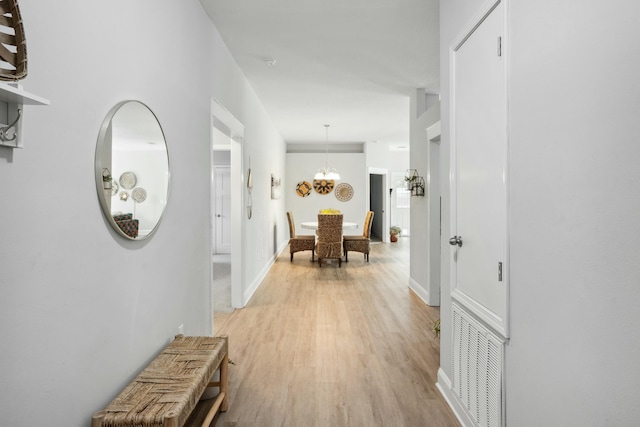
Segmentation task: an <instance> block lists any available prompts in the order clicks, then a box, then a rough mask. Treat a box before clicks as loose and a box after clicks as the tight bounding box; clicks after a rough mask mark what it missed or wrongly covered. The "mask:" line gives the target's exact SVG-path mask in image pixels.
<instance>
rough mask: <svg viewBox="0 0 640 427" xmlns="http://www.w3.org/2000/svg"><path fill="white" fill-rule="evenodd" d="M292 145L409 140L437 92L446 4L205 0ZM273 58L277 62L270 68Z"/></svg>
mask: <svg viewBox="0 0 640 427" xmlns="http://www.w3.org/2000/svg"><path fill="white" fill-rule="evenodd" d="M200 1H201V3H202V4H203V6H204V8H205V10H206V11H207V13H208V14H209V16H210V17H211V20H212V21H213V23H214V24H215V26H216V28H217V29H218V31H219V32H220V34H221V35H222V38H223V39H224V41H225V43H226V44H227V46H228V48H229V50H230V51H231V54H232V55H233V56H234V58H235V60H236V61H237V63H238V64H239V66H240V68H241V69H242V70H243V72H244V74H245V76H246V77H247V79H248V80H249V82H250V83H251V85H252V86H253V88H254V89H255V91H256V93H257V95H258V97H259V98H260V99H261V101H262V103H263V104H264V106H265V108H266V110H267V112H268V114H269V115H270V116H271V118H272V120H273V121H274V123H275V126H276V127H277V128H278V130H279V131H280V134H281V135H282V137H283V138H284V140H285V141H286V142H287V143H313V142H316V143H317V142H324V141H325V127H324V124H325V123H327V124H330V128H329V140H330V142H332V143H335V142H345V143H347V142H348V143H354V142H365V141H377V142H385V143H389V144H391V145H392V146H394V145H408V141H409V94H410V93H412V92H413V91H415V89H416V88H424V89H426V91H427V92H428V93H439V78H440V77H439V47H438V46H439V39H438V32H439V27H438V20H439V16H438V14H439V8H438V0H200ZM267 59H274V60H275V61H276V63H275V65H273V66H269V65H267V63H266V62H265V60H267Z"/></svg>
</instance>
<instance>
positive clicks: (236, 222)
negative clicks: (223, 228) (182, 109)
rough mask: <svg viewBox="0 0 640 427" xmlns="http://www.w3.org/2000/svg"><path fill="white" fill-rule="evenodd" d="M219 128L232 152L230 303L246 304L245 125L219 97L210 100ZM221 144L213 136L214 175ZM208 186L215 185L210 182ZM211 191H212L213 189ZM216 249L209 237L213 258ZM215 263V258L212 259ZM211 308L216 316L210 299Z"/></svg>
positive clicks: (212, 125) (212, 115) (242, 305)
mask: <svg viewBox="0 0 640 427" xmlns="http://www.w3.org/2000/svg"><path fill="white" fill-rule="evenodd" d="M214 127H215V128H216V129H218V130H220V131H222V132H224V133H225V134H226V135H229V138H230V141H229V142H230V148H229V149H230V151H231V177H230V184H231V201H230V204H231V306H232V307H233V308H242V307H244V301H243V297H242V287H243V283H244V277H243V274H242V258H243V257H242V252H243V250H244V244H243V232H242V230H243V228H244V227H243V225H244V216H243V215H242V213H243V209H242V206H243V203H244V185H243V180H244V178H243V173H242V171H243V167H242V158H243V155H242V139H243V137H244V125H243V124H242V123H240V122H239V121H238V120H237V119H236V118H235V117H234V116H233V114H231V113H230V112H229V111H228V110H227V109H226V108H225V107H224V106H223V105H222V104H220V102H218V101H217V100H216V99H214V98H212V99H211V129H212V132H213V128H214ZM220 148H221V147H218V146H215V145H214V144H213V138H211V152H212V154H211V165H210V168H211V175H213V168H214V165H213V150H215V149H220ZM209 185H213V184H212V182H210V184H209ZM209 194H212V192H211V189H210V192H209ZM213 203H215V201H214V200H212V201H211V202H210V211H209V216H210V217H211V220H210V226H213V224H215V219H214V215H215V210H214V209H213V207H212V206H211V204H213ZM212 235H213V232H212V230H210V233H209V236H212ZM214 248H215V241H214V240H213V239H212V238H211V237H210V244H209V253H210V257H213V251H214ZM211 262H213V259H211ZM209 274H210V289H211V292H213V274H212V273H211V272H210V273H209ZM210 304H211V306H210V311H211V316H212V318H213V301H210Z"/></svg>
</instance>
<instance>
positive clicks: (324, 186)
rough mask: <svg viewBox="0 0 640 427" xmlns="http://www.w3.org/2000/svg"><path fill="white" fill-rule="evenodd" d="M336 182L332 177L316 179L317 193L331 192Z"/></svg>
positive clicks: (314, 182) (314, 186)
mask: <svg viewBox="0 0 640 427" xmlns="http://www.w3.org/2000/svg"><path fill="white" fill-rule="evenodd" d="M334 184H335V182H334V181H333V180H332V179H314V180H313V189H314V190H316V193H320V194H329V193H331V191H332V190H333V186H334Z"/></svg>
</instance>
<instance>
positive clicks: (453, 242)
mask: <svg viewBox="0 0 640 427" xmlns="http://www.w3.org/2000/svg"><path fill="white" fill-rule="evenodd" d="M449 244H450V245H451V246H455V245H458V246H460V247H462V237H461V236H453V237H452V238H450V239H449Z"/></svg>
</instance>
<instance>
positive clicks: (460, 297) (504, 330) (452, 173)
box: [443, 0, 510, 339]
mask: <svg viewBox="0 0 640 427" xmlns="http://www.w3.org/2000/svg"><path fill="white" fill-rule="evenodd" d="M503 2H504V0H489V1H487V2H486V3H485V4H484V6H483V7H482V8H481V9H480V10H479V11H478V13H477V14H476V16H475V17H474V19H473V20H472V23H473V24H472V25H469V27H468V28H467V29H465V31H463V32H462V33H461V34H460V35H459V36H458V37H457V38H456V39H455V40H454V43H453V44H452V46H451V55H450V71H449V72H450V74H449V78H450V82H451V105H450V122H449V127H450V128H449V132H450V165H449V167H450V169H449V179H450V182H449V185H450V201H449V202H450V212H449V215H450V216H449V218H450V228H451V229H450V234H451V236H443V237H445V241H447V240H449V237H455V236H457V235H458V230H457V218H458V203H457V200H458V188H457V187H458V182H457V178H456V177H457V176H458V164H457V156H458V135H457V132H456V129H457V126H458V125H457V121H458V114H457V113H458V107H457V105H456V99H457V97H456V89H457V88H456V73H457V70H456V58H457V52H458V50H459V49H460V48H461V47H462V46H463V44H464V43H465V42H467V40H468V39H469V38H470V37H471V35H472V34H473V33H474V31H476V30H477V29H478V28H479V27H480V25H481V24H482V23H483V22H484V20H485V19H486V18H487V17H488V16H489V15H491V13H492V12H493V11H494V9H496V8H497V7H498V6H499V5H500V4H501V3H503ZM501 13H502V15H500V19H501V20H502V22H503V27H504V29H506V22H507V21H506V16H507V13H506V12H505V11H504V9H503V11H502V12H501ZM504 34H506V31H504ZM504 34H503V35H504ZM496 35H498V34H496ZM498 46H499V48H498ZM495 47H496V51H497V52H496V55H498V56H499V57H502V60H503V65H502V69H503V72H504V82H503V87H502V88H501V90H502V92H503V93H502V96H503V101H504V109H505V111H504V117H503V119H504V124H505V125H504V127H503V128H502V129H501V132H504V135H503V137H504V141H505V151H504V152H503V153H502V155H503V156H504V170H503V185H504V215H505V219H504V224H502V225H503V227H504V229H503V230H502V233H503V234H502V236H500V237H501V239H502V242H503V252H504V253H503V255H502V258H503V259H504V262H503V265H502V268H503V269H502V275H503V278H502V280H503V286H504V298H503V299H504V301H503V306H502V307H501V308H502V309H503V311H504V313H502V316H499V315H497V314H496V313H495V312H493V311H492V310H489V309H487V307H485V306H484V305H483V304H481V303H478V302H477V301H476V300H475V299H474V298H472V297H470V296H469V295H467V294H466V293H465V292H463V291H461V290H460V289H459V288H458V286H457V284H458V279H457V265H456V262H457V256H458V250H459V248H458V247H457V246H451V249H450V252H449V253H450V260H451V262H450V282H451V297H452V299H454V300H456V301H457V302H458V303H460V304H461V305H462V306H463V307H464V308H465V309H467V310H468V311H469V312H471V313H473V314H474V315H475V316H476V317H477V318H478V319H480V320H481V321H482V322H484V324H485V325H487V326H489V327H490V328H492V329H493V330H494V332H496V333H497V334H498V335H499V336H500V337H501V338H503V339H507V338H509V232H510V230H509V220H508V218H509V161H508V159H509V132H508V129H507V125H506V124H507V123H508V122H509V121H508V117H507V115H508V108H507V105H508V87H507V83H506V82H507V79H508V77H507V75H508V72H507V71H508V68H507V65H506V64H507V62H506V60H505V56H506V39H505V38H504V37H501V38H500V39H499V40H496V44H495ZM463 241H464V236H463ZM497 273H498V271H497V269H496V274H497Z"/></svg>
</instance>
